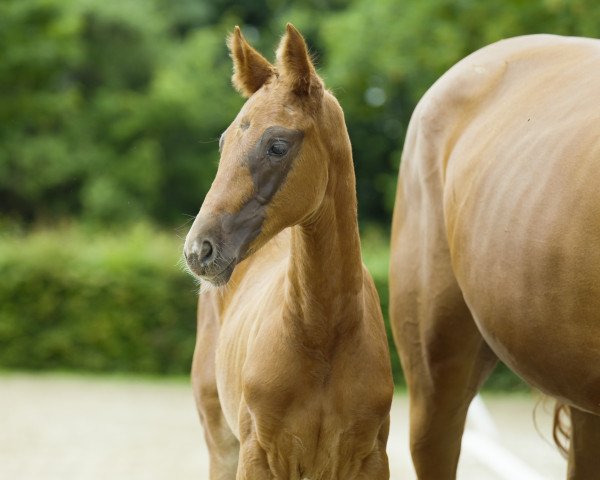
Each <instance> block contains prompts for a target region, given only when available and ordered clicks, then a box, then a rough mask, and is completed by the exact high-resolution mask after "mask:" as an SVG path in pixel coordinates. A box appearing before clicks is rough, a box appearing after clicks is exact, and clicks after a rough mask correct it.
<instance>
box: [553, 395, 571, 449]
mask: <svg viewBox="0 0 600 480" xmlns="http://www.w3.org/2000/svg"><path fill="white" fill-rule="evenodd" d="M552 438H553V439H554V443H555V444H556V446H557V447H558V450H559V451H560V453H561V454H562V455H563V456H564V457H567V456H568V452H569V443H570V440H571V411H570V409H569V406H568V405H565V404H564V403H561V402H559V401H557V402H556V405H554V420H553V426H552Z"/></svg>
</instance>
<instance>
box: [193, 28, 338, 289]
mask: <svg viewBox="0 0 600 480" xmlns="http://www.w3.org/2000/svg"><path fill="white" fill-rule="evenodd" d="M229 49H230V52H231V57H232V59H233V64H234V74H233V84H234V85H235V87H236V89H237V90H238V91H239V92H240V93H241V94H242V95H243V96H245V97H248V100H247V101H246V103H245V104H244V106H243V107H242V109H241V110H240V112H239V114H238V115H237V117H236V118H235V120H234V121H233V123H232V124H231V125H230V126H229V127H228V128H227V130H226V131H225V132H224V133H223V135H221V139H220V142H219V147H220V152H221V159H220V162H219V169H218V171H217V175H216V177H215V179H214V181H213V184H212V186H211V188H210V191H209V192H208V194H207V195H206V198H205V199H204V203H203V204H202V208H201V209H200V212H199V213H198V215H197V217H196V219H195V221H194V224H193V225H192V228H191V229H190V231H189V233H188V235H187V238H186V241H185V247H184V254H185V257H186V260H187V263H188V266H189V267H190V269H191V270H192V271H193V272H194V273H195V274H196V275H197V276H198V277H200V278H201V279H202V280H204V281H208V282H210V283H211V284H213V285H222V284H225V283H226V282H227V281H228V280H229V278H230V276H231V273H232V271H233V269H234V267H235V266H236V264H237V263H239V262H240V261H242V260H243V259H244V258H245V257H247V256H249V255H251V254H252V253H253V252H255V251H256V250H258V249H259V248H260V247H261V246H262V245H264V244H265V243H266V242H267V241H268V240H269V239H271V238H272V237H273V236H274V235H275V234H277V233H278V232H280V231H281V230H283V229H284V228H286V227H289V226H292V225H297V224H299V223H302V222H305V221H309V220H310V219H311V216H313V215H314V214H315V212H316V210H317V208H318V207H319V205H320V203H321V201H322V199H323V196H324V194H325V190H326V186H327V181H328V168H329V165H328V164H329V161H330V158H331V157H332V155H335V153H334V150H335V149H339V148H341V147H340V145H342V144H343V143H344V142H346V143H348V142H347V137H346V130H345V126H344V123H343V115H342V113H341V109H340V107H339V105H338V104H337V102H336V100H335V99H334V98H333V95H331V94H330V93H328V92H326V91H325V90H324V88H323V82H322V81H321V79H320V78H319V77H318V76H317V73H316V71H315V68H314V66H313V64H312V62H311V60H310V57H309V55H308V53H307V49H306V44H305V42H304V39H303V38H302V36H301V35H300V33H299V32H298V31H297V30H296V29H295V28H294V27H293V26H292V25H290V24H288V26H287V32H286V34H285V35H284V37H283V38H282V40H281V43H280V45H279V48H278V50H277V62H276V64H275V65H271V64H270V63H269V62H268V61H267V60H266V59H265V58H264V57H263V56H262V55H260V54H259V53H258V52H257V51H256V50H254V49H253V48H252V47H251V46H250V45H249V44H248V43H247V42H246V40H245V39H244V37H243V36H242V34H241V32H240V29H239V28H237V27H236V29H235V31H234V33H233V34H232V35H231V37H230V39H229ZM331 138H335V139H336V141H333V142H332V139H331ZM336 142H337V143H336ZM332 144H333V146H332ZM348 148H349V144H348Z"/></svg>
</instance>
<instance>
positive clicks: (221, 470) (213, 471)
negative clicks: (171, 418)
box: [192, 295, 240, 480]
mask: <svg viewBox="0 0 600 480" xmlns="http://www.w3.org/2000/svg"><path fill="white" fill-rule="evenodd" d="M200 301H201V302H202V305H199V307H200V308H198V332H197V338H196V348H195V350H194V360H193V362H192V384H193V388H194V396H195V398H196V407H197V408H198V413H199V415H200V421H201V422H202V426H203V427H204V438H205V439H206V445H207V447H208V454H209V457H210V475H209V478H210V480H234V479H235V478H236V471H237V466H238V458H239V450H240V444H239V442H238V439H237V438H236V437H235V435H234V434H233V432H232V431H231V429H230V428H229V425H228V424H227V421H226V420H225V417H224V415H223V410H222V409H221V403H220V401H219V394H218V391H217V381H216V376H215V350H216V345H217V339H218V336H219V323H218V319H217V316H216V312H215V310H214V305H213V303H212V301H211V298H210V296H209V295H204V296H202V298H201V299H200Z"/></svg>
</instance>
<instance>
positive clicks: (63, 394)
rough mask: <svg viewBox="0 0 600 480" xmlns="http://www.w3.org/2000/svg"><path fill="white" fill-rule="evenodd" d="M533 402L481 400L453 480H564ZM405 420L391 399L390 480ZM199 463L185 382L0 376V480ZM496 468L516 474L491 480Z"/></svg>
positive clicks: (202, 454)
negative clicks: (531, 475) (533, 477)
mask: <svg viewBox="0 0 600 480" xmlns="http://www.w3.org/2000/svg"><path fill="white" fill-rule="evenodd" d="M536 401H537V400H536V399H535V398H533V397H532V396H529V395H523V394H521V395H511V396H498V395H493V396H484V404H485V405H486V408H487V409H488V410H489V412H490V413H491V417H492V419H491V423H492V424H491V425H490V423H489V419H487V420H486V413H485V409H484V410H483V413H482V412H481V411H480V412H479V413H478V414H477V415H475V417H474V418H473V419H472V420H471V421H470V425H469V426H468V428H467V432H466V434H465V441H464V446H463V455H462V457H461V463H460V466H459V475H458V478H459V479H461V480H470V479H477V480H482V479H484V480H485V479H490V480H503V479H505V478H511V479H513V480H520V479H519V477H518V476H515V475H526V473H524V472H526V470H523V469H522V467H523V466H524V465H525V468H530V469H531V471H533V472H535V473H536V474H537V475H539V477H540V478H543V479H547V480H554V479H557V480H558V479H564V478H565V472H566V464H565V462H564V460H563V459H562V458H561V457H560V456H559V454H558V453H557V451H556V449H555V448H554V447H553V446H551V445H549V443H548V442H549V441H550V438H551V436H550V427H551V421H550V412H551V407H552V404H551V403H550V402H547V403H546V404H541V405H540V406H539V407H538V409H537V415H536V417H537V423H538V425H539V428H540V430H541V432H542V434H543V436H544V438H541V437H540V434H539V433H538V432H537V431H536V429H535V427H534V423H533V410H534V406H535V403H536ZM407 415H408V413H407V401H406V398H405V397H404V396H398V397H396V399H395V401H394V406H393V409H392V431H391V434H390V442H389V446H388V452H389V456H390V464H391V470H392V477H391V478H392V479H393V480H403V479H414V473H413V471H412V467H411V464H410V460H409V454H408V439H407ZM494 425H495V427H494ZM494 428H496V429H497V432H496V433H494ZM432 461H435V459H432ZM207 462H208V457H207V454H206V447H205V446H204V441H203V438H202V433H201V427H200V425H199V422H198V419H197V416H196V412H195V408H194V404H193V400H192V393H191V390H190V387H189V386H188V385H187V384H186V383H184V382H175V381H169V380H166V381H162V380H136V379H130V378H128V379H112V378H106V377H99V378H96V377H78V376H57V375H24V374H2V375H0V479H2V480H4V479H6V480H13V479H14V480H54V479H56V480H58V479H60V480H96V479H98V480H100V479H102V480H105V479H111V480H120V479H127V480H154V479H156V480H188V479H197V480H205V479H207V478H208V476H207ZM515 465H516V466H515ZM504 467H506V468H509V469H510V468H516V469H517V470H512V471H510V470H507V471H505V472H504V473H498V472H499V471H500V470H502V469H504ZM507 472H508V473H507ZM511 472H512V473H511ZM515 472H520V473H515ZM522 480H531V479H530V478H527V477H523V478H522Z"/></svg>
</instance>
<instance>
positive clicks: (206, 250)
mask: <svg viewBox="0 0 600 480" xmlns="http://www.w3.org/2000/svg"><path fill="white" fill-rule="evenodd" d="M212 253H213V246H212V243H210V242H209V241H208V240H204V241H203V242H202V248H201V249H200V260H201V261H203V262H206V261H207V260H208V259H209V258H210V257H211V256H212Z"/></svg>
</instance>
